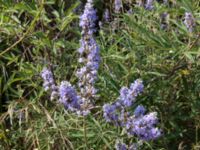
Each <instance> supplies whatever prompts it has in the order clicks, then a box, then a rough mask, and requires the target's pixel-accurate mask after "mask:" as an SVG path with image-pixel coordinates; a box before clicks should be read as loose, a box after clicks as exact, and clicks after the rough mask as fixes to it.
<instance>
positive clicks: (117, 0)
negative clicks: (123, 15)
mask: <svg viewBox="0 0 200 150" xmlns="http://www.w3.org/2000/svg"><path fill="white" fill-rule="evenodd" d="M121 9H122V1H121V0H115V13H119V12H120V10H121Z"/></svg>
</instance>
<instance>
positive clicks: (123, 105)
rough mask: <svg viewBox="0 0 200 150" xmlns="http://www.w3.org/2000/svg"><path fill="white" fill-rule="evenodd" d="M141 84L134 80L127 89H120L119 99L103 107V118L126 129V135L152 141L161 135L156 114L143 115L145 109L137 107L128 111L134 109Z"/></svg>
mask: <svg viewBox="0 0 200 150" xmlns="http://www.w3.org/2000/svg"><path fill="white" fill-rule="evenodd" d="M143 88H144V86H143V83H142V81H141V80H139V79H138V80H136V81H135V82H134V83H132V84H131V85H130V87H129V88H127V87H122V88H121V90H120V96H119V98H118V99H117V100H116V101H115V102H114V103H113V104H105V105H104V106H103V111H104V118H105V119H106V121H107V122H111V123H114V124H115V125H117V126H122V127H124V128H125V129H126V131H127V133H128V135H137V136H138V137H139V138H140V139H141V140H146V141H148V140H153V139H156V138H158V137H159V136H160V135H161V131H160V129H158V128H157V127H156V124H157V123H158V119H157V114H156V112H152V113H148V114H145V112H146V109H145V108H144V107H143V106H142V105H139V106H137V107H136V109H135V111H134V112H131V111H128V110H129V108H131V107H134V103H135V101H136V97H137V96H138V95H139V94H140V93H141V92H142V91H143Z"/></svg>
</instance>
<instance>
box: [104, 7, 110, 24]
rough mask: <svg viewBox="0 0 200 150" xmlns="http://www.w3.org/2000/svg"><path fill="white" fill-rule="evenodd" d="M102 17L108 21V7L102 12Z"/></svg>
mask: <svg viewBox="0 0 200 150" xmlns="http://www.w3.org/2000/svg"><path fill="white" fill-rule="evenodd" d="M103 19H104V21H105V22H110V12H109V10H108V9H105V11H104V14H103Z"/></svg>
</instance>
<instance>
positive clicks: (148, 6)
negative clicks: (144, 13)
mask: <svg viewBox="0 0 200 150" xmlns="http://www.w3.org/2000/svg"><path fill="white" fill-rule="evenodd" d="M153 2H154V0H147V2H146V5H145V8H146V9H147V10H152V9H153V8H154V6H153Z"/></svg>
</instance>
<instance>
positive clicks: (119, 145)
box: [115, 141, 127, 150]
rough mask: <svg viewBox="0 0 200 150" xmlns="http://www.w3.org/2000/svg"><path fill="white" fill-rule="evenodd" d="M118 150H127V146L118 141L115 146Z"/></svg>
mask: <svg viewBox="0 0 200 150" xmlns="http://www.w3.org/2000/svg"><path fill="white" fill-rule="evenodd" d="M115 149H116V150H127V145H126V144H124V143H122V142H121V141H117V142H116V144H115Z"/></svg>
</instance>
